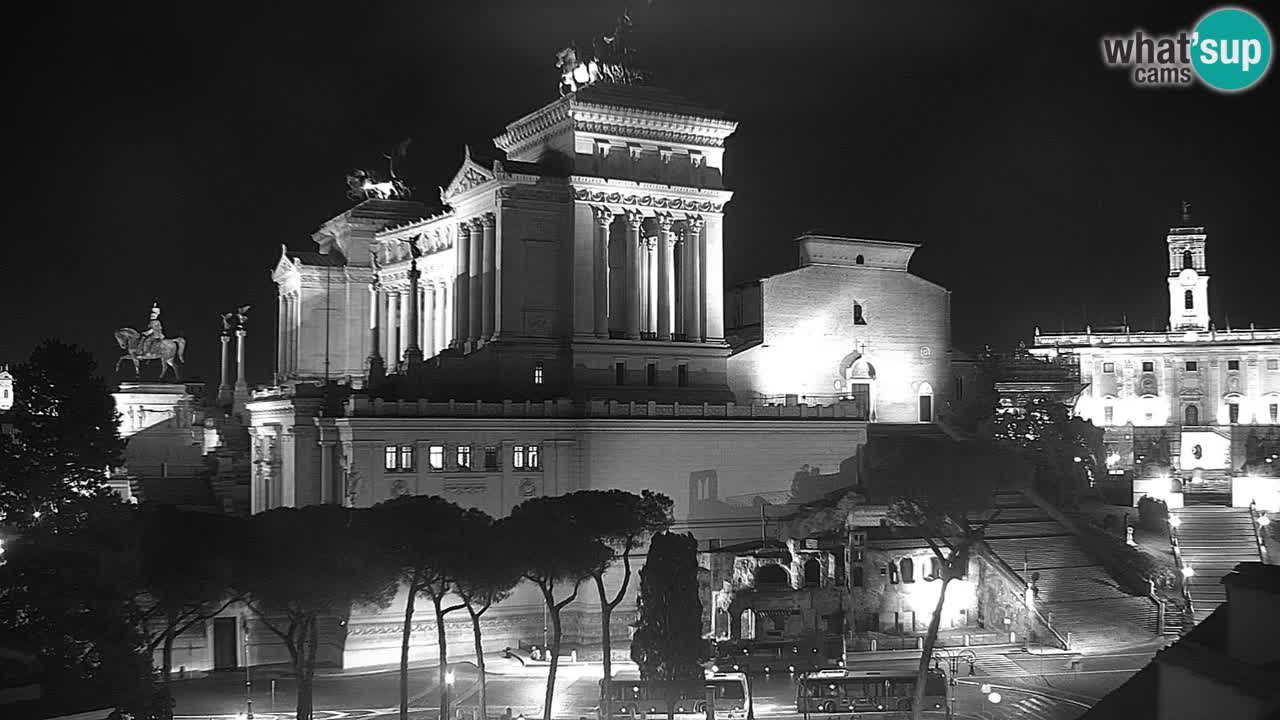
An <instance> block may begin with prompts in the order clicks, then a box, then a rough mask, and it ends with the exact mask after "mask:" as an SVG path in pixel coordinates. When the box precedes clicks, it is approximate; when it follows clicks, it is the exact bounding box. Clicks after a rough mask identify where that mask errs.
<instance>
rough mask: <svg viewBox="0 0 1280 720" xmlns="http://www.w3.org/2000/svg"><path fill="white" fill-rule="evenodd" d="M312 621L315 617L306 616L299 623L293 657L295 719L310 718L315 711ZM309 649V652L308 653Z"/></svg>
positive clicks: (306, 719) (308, 719)
mask: <svg viewBox="0 0 1280 720" xmlns="http://www.w3.org/2000/svg"><path fill="white" fill-rule="evenodd" d="M314 622H315V618H308V619H305V620H303V621H302V622H301V623H300V624H301V626H302V627H301V628H300V629H299V630H300V632H299V633H298V641H297V644H296V647H297V654H296V655H295V656H294V658H293V674H294V677H295V678H296V682H297V683H298V707H297V711H296V713H295V717H296V720H311V718H312V715H313V714H314V713H315V707H314V703H313V697H312V687H311V678H312V673H313V671H314V668H315V657H314V654H313V653H314V649H312V648H313V643H312V642H311V638H312V635H311V631H310V627H311V624H312V623H314ZM309 649H311V653H308V650H309Z"/></svg>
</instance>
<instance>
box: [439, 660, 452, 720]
mask: <svg viewBox="0 0 1280 720" xmlns="http://www.w3.org/2000/svg"><path fill="white" fill-rule="evenodd" d="M443 705H444V714H445V717H442V718H440V720H448V717H449V716H450V715H452V714H453V670H452V669H450V670H446V671H445V673H444V703H443Z"/></svg>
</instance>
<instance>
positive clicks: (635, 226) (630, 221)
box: [622, 210, 644, 230]
mask: <svg viewBox="0 0 1280 720" xmlns="http://www.w3.org/2000/svg"><path fill="white" fill-rule="evenodd" d="M622 212H623V214H624V215H625V216H626V219H627V225H628V226H629V227H630V228H631V229H632V230H639V229H640V226H641V225H643V224H644V213H642V212H640V211H639V210H623V211H622Z"/></svg>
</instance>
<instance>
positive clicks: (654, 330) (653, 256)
mask: <svg viewBox="0 0 1280 720" xmlns="http://www.w3.org/2000/svg"><path fill="white" fill-rule="evenodd" d="M658 259H659V258H658V238H656V237H648V238H645V239H644V260H645V263H644V266H645V277H644V279H645V297H644V301H645V305H644V307H645V314H644V325H645V332H647V333H650V337H656V336H657V334H658Z"/></svg>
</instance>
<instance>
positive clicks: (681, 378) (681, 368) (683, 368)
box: [676, 365, 689, 387]
mask: <svg viewBox="0 0 1280 720" xmlns="http://www.w3.org/2000/svg"><path fill="white" fill-rule="evenodd" d="M676 385H678V386H680V387H689V366H688V365H677V366H676Z"/></svg>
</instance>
